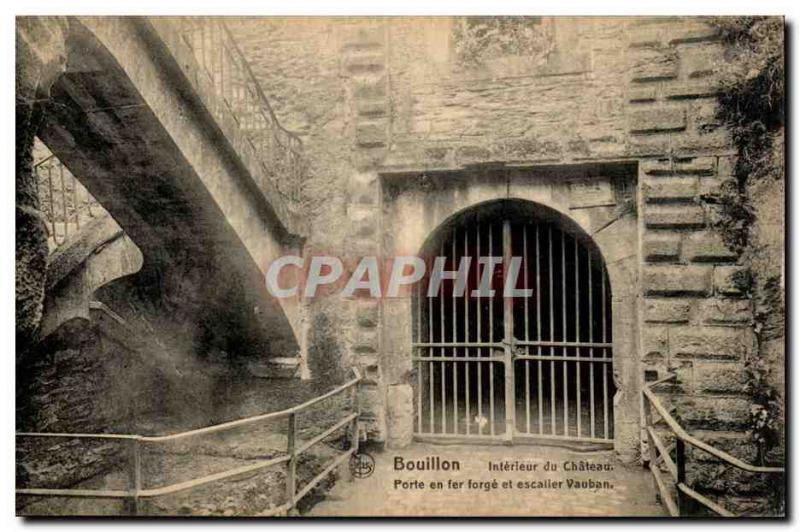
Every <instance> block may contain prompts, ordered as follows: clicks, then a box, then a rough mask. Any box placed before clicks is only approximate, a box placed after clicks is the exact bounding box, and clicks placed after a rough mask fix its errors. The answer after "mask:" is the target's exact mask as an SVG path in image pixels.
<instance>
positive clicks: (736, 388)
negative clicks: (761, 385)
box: [693, 361, 747, 395]
mask: <svg viewBox="0 0 800 532" xmlns="http://www.w3.org/2000/svg"><path fill="white" fill-rule="evenodd" d="M693 366H694V375H693V377H694V391H695V393H710V394H714V393H716V394H730V395H737V394H743V393H745V384H746V383H747V372H746V371H745V368H744V364H740V363H737V362H707V361H695V362H694V365H693Z"/></svg>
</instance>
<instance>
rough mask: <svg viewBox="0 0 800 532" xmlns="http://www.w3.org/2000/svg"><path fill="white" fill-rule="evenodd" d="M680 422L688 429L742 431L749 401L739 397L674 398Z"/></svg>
mask: <svg viewBox="0 0 800 532" xmlns="http://www.w3.org/2000/svg"><path fill="white" fill-rule="evenodd" d="M674 404H675V405H676V406H677V409H678V412H679V416H680V421H681V422H682V423H683V424H684V426H685V427H686V428H688V429H703V430H742V429H744V428H745V427H746V426H747V424H748V419H749V418H750V404H751V402H750V400H749V399H745V398H739V397H730V396H724V397H681V398H676V400H675V401H674Z"/></svg>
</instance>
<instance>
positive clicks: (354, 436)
mask: <svg viewBox="0 0 800 532" xmlns="http://www.w3.org/2000/svg"><path fill="white" fill-rule="evenodd" d="M351 394H352V408H353V413H354V414H356V417H355V419H353V422H352V423H351V425H350V448H351V449H355V451H353V452H354V453H357V452H358V447H359V444H360V442H359V439H358V436H359V435H358V418H359V417H360V416H361V405H360V403H359V396H358V383H355V384H354V385H353V391H352V392H351Z"/></svg>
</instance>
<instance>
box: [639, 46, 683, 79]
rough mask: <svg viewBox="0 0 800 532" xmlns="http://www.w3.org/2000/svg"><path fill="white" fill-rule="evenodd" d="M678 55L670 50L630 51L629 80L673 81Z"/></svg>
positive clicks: (676, 74)
mask: <svg viewBox="0 0 800 532" xmlns="http://www.w3.org/2000/svg"><path fill="white" fill-rule="evenodd" d="M679 67H680V64H679V61H678V53H677V52H676V51H675V50H672V49H670V48H660V49H659V48H641V49H636V50H631V73H632V74H631V79H632V80H633V81H636V82H647V81H658V80H663V79H673V78H676V77H677V76H678V70H679Z"/></svg>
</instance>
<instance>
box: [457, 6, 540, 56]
mask: <svg viewBox="0 0 800 532" xmlns="http://www.w3.org/2000/svg"><path fill="white" fill-rule="evenodd" d="M453 44H454V48H455V53H456V59H457V61H458V62H459V63H460V64H462V65H464V66H467V67H474V66H478V65H480V64H481V63H482V62H483V61H484V60H485V59H487V58H490V57H502V56H508V55H518V56H526V57H529V58H534V59H535V58H541V59H542V60H544V59H546V58H547V56H548V55H549V54H550V53H551V52H552V51H553V49H554V47H555V40H554V39H553V27H552V24H551V23H550V22H549V21H547V20H544V19H542V17H466V18H464V19H462V20H461V21H460V23H456V25H455V28H454V33H453Z"/></svg>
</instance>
